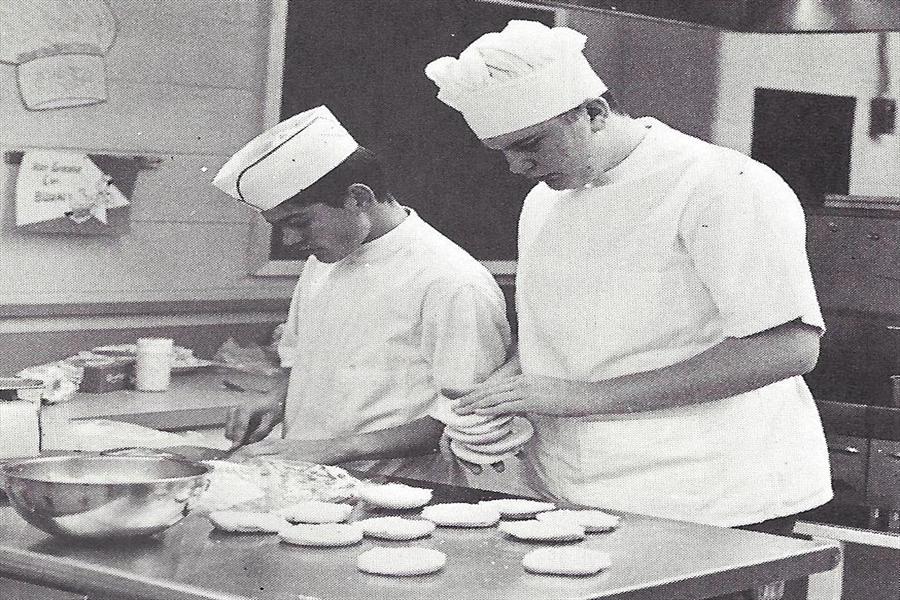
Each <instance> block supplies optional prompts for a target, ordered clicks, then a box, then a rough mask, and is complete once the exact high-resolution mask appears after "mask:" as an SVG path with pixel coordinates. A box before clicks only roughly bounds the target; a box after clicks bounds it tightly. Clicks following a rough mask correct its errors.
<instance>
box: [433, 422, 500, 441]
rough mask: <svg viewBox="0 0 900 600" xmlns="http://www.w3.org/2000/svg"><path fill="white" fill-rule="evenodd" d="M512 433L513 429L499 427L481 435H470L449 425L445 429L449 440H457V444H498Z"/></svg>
mask: <svg viewBox="0 0 900 600" xmlns="http://www.w3.org/2000/svg"><path fill="white" fill-rule="evenodd" d="M511 432H512V429H511V428H509V427H498V428H497V429H495V430H493V431H489V432H487V433H481V434H474V433H469V432H467V431H463V430H461V429H456V428H454V427H450V426H449V425H447V426H446V427H444V433H446V434H447V437H448V438H450V439H451V440H456V441H457V442H462V443H463V444H479V443H481V444H489V443H490V442H496V441H497V440H499V439H501V438H505V437H506V436H508V435H509V434H510V433H511Z"/></svg>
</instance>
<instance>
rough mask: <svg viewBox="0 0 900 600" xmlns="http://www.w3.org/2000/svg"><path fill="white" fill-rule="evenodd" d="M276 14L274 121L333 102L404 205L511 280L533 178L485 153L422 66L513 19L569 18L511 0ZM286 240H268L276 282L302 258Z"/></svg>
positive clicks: (333, 4)
mask: <svg viewBox="0 0 900 600" xmlns="http://www.w3.org/2000/svg"><path fill="white" fill-rule="evenodd" d="M276 2H277V3H281V2H285V0H276ZM280 7H281V8H280V12H281V14H280V15H279V14H278V13H279V10H278V5H277V6H276V11H275V18H276V19H279V20H280V22H279V23H275V24H274V25H273V31H274V32H275V34H274V35H273V50H272V52H273V55H274V58H273V60H272V61H271V62H272V63H273V64H271V65H270V79H269V88H270V89H269V90H268V91H269V93H268V104H269V106H268V107H267V108H268V121H269V123H268V124H269V125H272V124H274V123H276V122H278V121H281V120H284V119H286V118H288V117H291V116H293V115H295V114H297V113H300V112H302V111H304V110H307V109H309V108H312V107H315V106H318V105H321V104H325V105H327V106H328V107H329V108H330V109H331V110H332V112H333V113H334V114H335V115H336V116H337V118H338V119H339V120H340V121H341V122H342V123H343V125H344V126H345V127H346V128H347V129H348V130H349V131H350V132H351V134H352V135H353V136H354V137H355V138H356V140H357V141H358V142H359V143H360V144H361V145H363V146H366V147H367V148H369V149H371V150H373V151H374V152H376V153H377V154H378V155H379V156H380V157H381V158H382V160H383V162H384V164H385V167H386V170H387V175H388V179H389V182H390V187H391V190H392V192H393V193H394V195H395V196H397V198H398V200H399V201H400V202H401V203H402V204H404V205H406V206H409V207H411V208H413V209H414V210H416V211H417V212H418V213H419V215H420V216H421V217H422V218H424V219H425V220H426V221H427V222H428V223H430V224H431V225H433V226H434V227H436V228H437V229H438V230H439V231H441V232H442V233H444V234H445V235H447V236H448V237H449V238H451V239H452V240H454V241H455V242H456V243H458V244H459V245H460V246H462V247H463V248H465V249H466V250H468V251H469V252H470V253H471V254H472V255H473V256H475V257H476V258H478V259H479V260H481V261H483V262H484V263H485V264H486V265H487V266H488V267H489V268H490V269H491V270H492V271H493V272H494V273H497V274H511V273H513V272H514V270H515V260H516V258H517V248H516V230H517V223H518V216H519V212H520V211H521V207H522V200H523V199H524V197H525V195H526V194H527V192H528V190H529V189H530V188H531V187H532V186H533V182H530V181H528V180H526V179H524V178H521V177H517V176H514V175H512V174H511V173H509V171H508V167H507V164H506V160H505V159H504V157H503V156H502V154H501V153H498V152H494V151H490V150H488V149H487V148H485V147H484V146H483V144H482V143H481V142H480V141H479V140H478V138H477V137H476V136H475V135H474V134H473V133H472V132H471V131H470V130H469V128H468V127H467V125H466V123H465V121H464V120H463V118H462V116H461V115H460V114H459V113H457V112H456V111H455V110H453V109H451V108H450V107H448V106H446V105H445V104H443V103H442V102H440V101H438V100H437V98H436V97H435V96H436V93H437V88H436V87H435V85H434V84H433V82H432V81H431V80H429V79H428V78H427V77H426V76H425V74H424V70H425V66H426V65H427V64H428V63H429V62H431V61H432V60H434V59H436V58H439V57H440V56H445V55H454V56H457V55H459V53H460V52H461V51H462V50H463V49H464V48H465V47H466V46H468V45H469V44H470V43H471V42H472V41H474V40H475V39H476V38H478V37H479V36H481V35H482V34H484V33H486V32H488V31H496V30H500V29H502V28H503V27H504V26H505V25H506V24H507V23H508V22H509V21H510V20H511V19H529V20H536V21H541V22H543V23H545V24H547V25H551V26H552V25H554V24H558V23H560V21H561V20H562V14H563V13H562V12H561V11H559V10H558V9H554V8H550V7H547V6H538V5H530V4H528V3H525V2H513V1H505V0H495V1H486V0H380V1H379V2H371V1H370V0H292V1H291V2H289V3H285V4H280ZM279 26H281V27H283V32H282V34H283V35H282V36H281V39H280V40H279V35H278V33H279V32H278V27H279ZM279 43H280V47H281V48H283V55H282V56H280V57H279V56H278V55H277V53H278V47H279ZM279 59H280V60H282V61H283V62H282V63H281V64H278V63H279ZM281 240H282V235H281V232H280V231H279V230H278V229H277V228H275V229H274V230H273V231H272V232H271V235H269V239H268V240H267V241H268V253H267V256H266V258H267V266H268V268H269V271H268V272H269V273H271V274H280V273H285V272H290V271H291V267H290V265H292V263H296V262H297V256H296V255H294V254H292V252H291V249H290V248H289V247H287V246H285V245H284V244H283V243H282V241H281ZM273 265H274V268H273ZM263 274H265V273H263Z"/></svg>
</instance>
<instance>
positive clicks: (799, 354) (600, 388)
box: [572, 321, 819, 418]
mask: <svg viewBox="0 0 900 600" xmlns="http://www.w3.org/2000/svg"><path fill="white" fill-rule="evenodd" d="M818 342H819V339H818V332H817V331H816V330H815V329H814V328H812V327H810V326H808V325H804V324H802V323H800V322H796V321H795V322H791V323H787V324H785V325H782V326H780V327H776V328H774V329H771V330H768V331H764V332H761V333H758V334H755V335H752V336H748V337H745V338H727V339H725V340H724V341H723V342H721V343H720V344H717V345H716V346H713V347H712V348H710V349H708V350H706V351H705V352H702V353H700V354H698V355H697V356H694V357H692V358H690V359H688V360H685V361H683V362H680V363H676V364H674V365H671V366H668V367H663V368H660V369H655V370H652V371H646V372H643V373H634V374H629V375H623V376H621V377H616V378H613V379H608V380H604V381H596V382H572V383H573V384H574V385H575V389H573V392H574V393H576V394H579V395H580V396H582V397H583V399H584V406H585V409H586V410H585V414H584V416H587V417H588V418H589V417H590V415H608V414H626V413H633V412H643V411H651V410H660V409H665V408H673V407H678V406H685V405H689V404H698V403H701V402H708V401H711V400H721V399H723V398H728V397H730V396H734V395H737V394H741V393H744V392H748V391H751V390H754V389H758V388H761V387H764V386H766V385H769V384H771V383H774V382H776V381H780V380H782V379H786V378H788V377H793V376H795V375H802V374H804V373H807V372H809V371H810V370H811V369H812V368H813V367H814V366H815V362H816V359H817V356H818Z"/></svg>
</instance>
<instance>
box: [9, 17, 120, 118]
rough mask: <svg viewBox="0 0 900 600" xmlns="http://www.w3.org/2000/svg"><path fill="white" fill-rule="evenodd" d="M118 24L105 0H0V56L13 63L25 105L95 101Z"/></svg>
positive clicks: (102, 93) (102, 91) (101, 95)
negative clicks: (107, 54) (105, 59)
mask: <svg viewBox="0 0 900 600" xmlns="http://www.w3.org/2000/svg"><path fill="white" fill-rule="evenodd" d="M116 29H117V23H116V19H115V15H114V14H113V12H112V9H111V8H110V7H109V4H107V2H106V0H0V62H3V63H9V64H13V65H15V66H16V76H17V79H18V84H19V91H20V93H21V95H22V101H23V103H24V104H25V107H26V108H28V109H29V110H47V109H52V108H66V107H72V106H86V105H89V104H97V103H99V102H104V101H106V67H105V62H104V56H105V55H106V53H107V52H108V51H109V49H110V48H111V47H112V45H113V42H114V41H115V39H116Z"/></svg>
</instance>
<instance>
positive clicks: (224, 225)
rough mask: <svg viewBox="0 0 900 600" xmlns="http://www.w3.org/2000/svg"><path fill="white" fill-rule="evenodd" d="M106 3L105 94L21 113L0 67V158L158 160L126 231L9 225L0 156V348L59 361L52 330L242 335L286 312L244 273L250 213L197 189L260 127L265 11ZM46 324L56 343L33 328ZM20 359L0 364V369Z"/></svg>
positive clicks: (273, 282) (248, 0)
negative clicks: (67, 153) (44, 154)
mask: <svg viewBox="0 0 900 600" xmlns="http://www.w3.org/2000/svg"><path fill="white" fill-rule="evenodd" d="M110 6H111V7H112V9H113V11H114V13H115V15H116V17H117V19H118V23H119V32H118V36H117V39H116V42H115V43H114V45H113V46H112V48H111V50H110V52H109V54H108V56H107V58H106V71H107V77H108V101H107V102H105V103H103V104H98V105H94V106H87V107H79V108H67V109H59V110H49V111H37V112H32V111H28V110H26V109H25V108H24V106H23V105H22V102H21V100H20V98H19V95H18V91H17V84H16V79H15V71H14V67H13V66H12V65H8V64H0V115H2V116H0V120H2V124H0V149H2V150H22V149H28V148H60V149H73V150H84V151H88V152H92V153H109V154H113V155H126V156H131V155H144V156H149V157H152V158H159V159H162V162H161V163H160V164H159V166H158V168H156V169H154V170H147V171H141V172H140V174H139V175H138V180H137V183H136V186H135V190H134V194H133V196H132V197H131V224H130V231H129V232H127V233H124V234H123V235H120V236H115V237H105V236H72V235H50V234H44V235H40V234H29V233H23V232H21V231H20V230H18V229H17V228H16V227H15V222H14V218H15V215H14V203H13V197H12V193H13V187H14V182H15V175H16V171H17V166H16V165H14V164H9V163H8V162H6V161H0V199H2V202H0V281H3V282H4V283H3V286H2V287H0V314H4V316H6V317H7V318H5V319H3V320H2V321H0V344H3V345H4V350H5V351H6V348H10V349H11V351H12V352H17V350H16V349H17V348H20V347H21V346H22V344H23V343H26V342H30V343H28V344H27V345H28V346H29V348H30V349H31V350H30V351H32V352H34V351H35V348H34V346H36V345H38V346H40V348H42V349H43V350H44V351H43V352H40V353H39V354H40V357H41V358H42V359H46V358H51V357H53V356H54V355H55V356H57V357H60V356H65V355H67V353H69V352H70V351H71V350H73V349H77V348H75V343H74V342H71V343H70V342H67V341H66V340H67V339H69V340H71V339H72V338H73V335H74V334H71V335H68V336H65V338H61V337H60V335H62V333H64V332H65V331H70V332H71V331H76V330H77V331H82V330H92V331H97V332H98V336H99V337H106V338H107V339H109V340H115V341H118V340H119V338H122V337H123V336H124V337H125V339H128V338H129V337H131V336H133V334H134V332H135V328H141V327H150V328H153V327H168V328H172V327H175V328H180V330H183V331H191V330H197V329H198V328H200V329H202V328H204V327H206V326H210V327H212V326H215V325H219V324H222V323H223V322H228V323H234V324H235V331H243V332H244V333H247V332H248V331H253V330H255V329H256V328H257V327H256V325H258V326H259V327H261V328H263V329H265V328H270V325H271V324H273V323H274V322H276V321H278V320H279V319H281V318H282V315H281V313H282V312H283V310H286V306H287V298H288V297H289V295H290V291H291V288H292V285H293V282H292V281H290V280H289V279H285V278H259V277H251V276H249V275H248V272H249V267H248V264H247V263H248V258H247V248H248V240H249V236H250V229H251V227H253V226H254V222H253V215H252V213H251V212H250V211H249V210H247V209H245V208H244V207H242V206H240V205H238V204H237V203H236V202H233V201H230V199H228V198H227V197H226V196H224V195H223V194H222V193H220V192H219V191H218V190H216V189H214V188H213V187H211V186H210V185H209V182H210V180H211V179H212V176H213V175H214V174H215V172H216V170H217V169H218V168H219V166H220V165H221V164H222V163H223V162H224V160H225V159H226V158H227V157H228V156H230V154H231V153H232V152H234V151H235V150H236V149H238V148H239V147H240V146H241V145H242V144H243V143H244V142H246V141H247V140H248V139H250V138H251V137H253V136H254V135H255V134H256V133H258V132H259V130H260V128H261V126H262V106H263V104H262V100H263V91H264V90H263V85H264V78H265V63H266V58H267V44H268V23H269V18H270V17H269V2H267V1H264V0H192V1H191V2H184V1H182V0H146V1H143V2H133V1H131V0H110ZM0 156H2V154H0ZM272 299H275V300H274V301H272ZM95 303H99V304H95ZM120 303H129V306H131V308H125V307H124V305H121V304H120ZM135 303H136V304H135ZM92 306H93V307H95V308H91V307H92ZM222 313H227V314H225V315H224V316H223V315H222ZM73 315H74V316H73ZM247 324H250V325H249V326H246V325H247ZM125 330H127V333H123V332H124V331H125ZM53 331H55V332H60V335H57V336H49V337H48V336H47V335H45V334H46V333H47V332H53ZM104 331H105V332H107V333H108V335H106V336H104V334H103V332H104ZM170 331H172V330H171V329H170ZM185 335H187V334H185ZM217 335H221V332H220V333H219V334H217ZM188 337H190V336H188ZM35 339H40V340H42V343H41V344H35V343H34V342H33V341H32V340H35ZM187 341H190V340H187ZM79 343H85V340H80V341H79ZM204 343H205V344H207V345H208V344H209V343H210V342H209V340H206V341H205V342H204ZM54 345H56V346H57V347H56V348H54V347H53V346H54ZM26 358H27V357H22V356H20V357H19V358H13V359H11V358H10V357H9V356H7V358H6V359H5V361H6V362H5V364H4V361H2V360H0V374H3V373H4V372H5V371H9V370H10V369H12V368H13V367H16V366H19V365H18V364H17V362H20V361H21V360H25V359H26Z"/></svg>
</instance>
